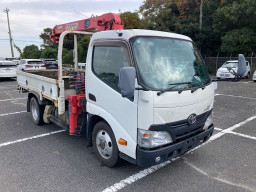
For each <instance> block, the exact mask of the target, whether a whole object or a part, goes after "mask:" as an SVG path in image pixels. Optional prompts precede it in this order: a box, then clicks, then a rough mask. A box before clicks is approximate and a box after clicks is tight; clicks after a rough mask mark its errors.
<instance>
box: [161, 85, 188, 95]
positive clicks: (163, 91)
mask: <svg viewBox="0 0 256 192" xmlns="http://www.w3.org/2000/svg"><path fill="white" fill-rule="evenodd" d="M191 83H192V82H182V83H171V84H169V85H174V86H173V87H170V88H168V89H165V90H162V91H159V92H157V95H158V96H160V95H161V94H163V93H165V92H167V91H171V90H172V89H174V88H175V87H177V86H179V85H184V84H188V85H190V84H191Z"/></svg>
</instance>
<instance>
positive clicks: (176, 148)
mask: <svg viewBox="0 0 256 192" xmlns="http://www.w3.org/2000/svg"><path fill="white" fill-rule="evenodd" d="M213 130H214V125H213V124H212V125H211V126H210V127H209V128H208V129H207V130H206V131H204V132H202V133H199V134H198V135H195V136H193V137H190V138H188V139H186V140H183V141H180V142H178V143H175V144H172V145H169V146H166V147H163V148H160V149H155V150H144V149H141V148H139V147H138V146H137V155H136V156H137V158H136V164H137V165H139V166H142V167H148V166H151V165H156V164H159V163H162V162H165V161H167V160H170V159H173V158H175V157H178V156H181V155H183V154H185V153H186V152H187V151H189V150H191V149H193V148H195V147H197V146H198V145H201V144H203V143H204V142H206V141H207V140H208V139H209V138H210V137H211V135H212V133H213ZM157 157H160V158H161V159H160V161H159V162H155V159H156V158H157Z"/></svg>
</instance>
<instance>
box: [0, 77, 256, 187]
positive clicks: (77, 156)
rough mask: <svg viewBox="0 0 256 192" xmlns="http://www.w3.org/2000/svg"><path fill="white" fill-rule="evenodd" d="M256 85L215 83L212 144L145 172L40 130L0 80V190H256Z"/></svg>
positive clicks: (22, 100)
mask: <svg viewBox="0 0 256 192" xmlns="http://www.w3.org/2000/svg"><path fill="white" fill-rule="evenodd" d="M255 88H256V83H253V82H252V81H246V80H243V81H241V82H230V81H223V82H218V88H217V90H216V96H215V103H214V110H213V117H214V123H215V127H216V130H215V132H214V136H212V139H211V140H210V141H209V142H207V143H206V144H204V145H202V146H200V147H198V148H196V149H194V150H193V151H191V152H189V153H187V154H186V155H184V156H183V157H181V158H177V159H176V160H174V161H169V162H167V163H164V164H161V165H159V166H154V167H149V168H146V169H145V168H140V167H137V166H136V165H133V164H131V163H128V162H125V161H122V162H121V163H120V165H119V166H118V167H116V168H107V167H105V166H102V165H101V164H100V163H99V162H98V161H97V159H96V157H95V154H94V152H93V149H92V147H86V140H85V138H84V137H75V136H69V135H68V133H67V132H63V131H61V128H59V127H57V126H56V125H54V124H49V125H43V126H35V125H34V124H33V122H32V120H31V116H30V113H27V112H26V96H27V94H25V93H19V92H18V91H17V85H16V81H15V80H10V79H2V80H0V131H1V134H0V170H1V172H0V186H1V187H0V192H2V191H3V192H9V191H10V192H16V191H17V192H20V191H24V192H27V191H31V192H32V191H33V192H34V191H40V192H41V191H47V192H48V191H61V192H72V191H76V192H80V191H81V192H82V191H93V192H97V191H105V192H106V191H127V192H128V191H147V192H151V191H152V192H153V191H175V192H177V191H179V192H190V191H191V192H194V191H197V192H198V191H200V192H201V191H207V192H222V191H223V192H226V191H230V192H236V191H237V192H240V191H241V192H247V191H256V176H255V173H256V161H255V159H256V153H255V151H256V128H255V123H256V111H255V110H256V91H255Z"/></svg>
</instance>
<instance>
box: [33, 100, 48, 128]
mask: <svg viewBox="0 0 256 192" xmlns="http://www.w3.org/2000/svg"><path fill="white" fill-rule="evenodd" d="M44 107H45V106H44V105H40V104H39V103H38V101H37V99H36V98H35V97H32V98H31V100H30V112H31V117H32V120H33V122H34V124H35V125H41V124H43V122H44V120H43V115H44Z"/></svg>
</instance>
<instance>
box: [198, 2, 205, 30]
mask: <svg viewBox="0 0 256 192" xmlns="http://www.w3.org/2000/svg"><path fill="white" fill-rule="evenodd" d="M203 3H204V0H201V3H200V18H199V29H200V31H201V29H202V22H203Z"/></svg>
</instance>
